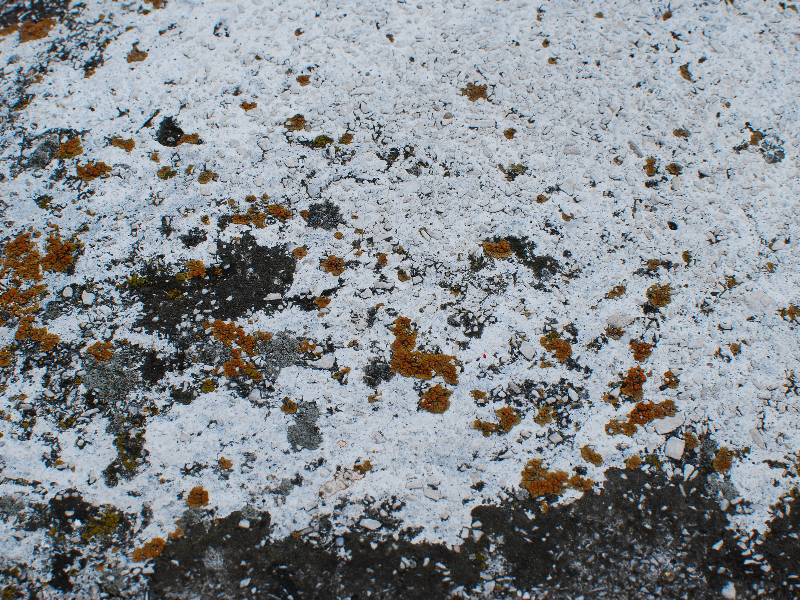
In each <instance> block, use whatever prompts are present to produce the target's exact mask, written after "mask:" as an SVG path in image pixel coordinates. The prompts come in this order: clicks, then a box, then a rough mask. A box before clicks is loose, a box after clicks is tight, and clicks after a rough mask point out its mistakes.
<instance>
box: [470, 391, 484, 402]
mask: <svg viewBox="0 0 800 600" xmlns="http://www.w3.org/2000/svg"><path fill="white" fill-rule="evenodd" d="M470 394H472V397H473V398H474V399H475V401H476V402H485V401H486V392H484V391H481V390H472V391H470Z"/></svg>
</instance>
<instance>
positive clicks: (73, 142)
mask: <svg viewBox="0 0 800 600" xmlns="http://www.w3.org/2000/svg"><path fill="white" fill-rule="evenodd" d="M79 154H83V146H82V145H81V138H79V137H74V138H71V139H69V140H67V141H66V142H64V143H63V144H60V145H59V146H58V151H57V152H56V158H61V159H64V160H66V159H70V158H75V157H76V156H78V155H79Z"/></svg>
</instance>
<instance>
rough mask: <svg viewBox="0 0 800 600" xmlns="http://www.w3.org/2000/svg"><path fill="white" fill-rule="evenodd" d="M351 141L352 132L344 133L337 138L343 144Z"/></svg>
mask: <svg viewBox="0 0 800 600" xmlns="http://www.w3.org/2000/svg"><path fill="white" fill-rule="evenodd" d="M352 141H353V134H352V133H345V134H344V135H343V136H342V137H340V138H339V143H340V144H344V145H345V146H346V145H347V144H349V143H350V142H352Z"/></svg>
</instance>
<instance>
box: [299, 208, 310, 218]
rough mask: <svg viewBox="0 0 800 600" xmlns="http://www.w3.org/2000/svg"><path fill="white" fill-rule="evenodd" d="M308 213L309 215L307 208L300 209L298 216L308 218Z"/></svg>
mask: <svg viewBox="0 0 800 600" xmlns="http://www.w3.org/2000/svg"><path fill="white" fill-rule="evenodd" d="M308 215H309V212H308V211H307V210H301V211H300V216H301V217H303V218H304V219H308Z"/></svg>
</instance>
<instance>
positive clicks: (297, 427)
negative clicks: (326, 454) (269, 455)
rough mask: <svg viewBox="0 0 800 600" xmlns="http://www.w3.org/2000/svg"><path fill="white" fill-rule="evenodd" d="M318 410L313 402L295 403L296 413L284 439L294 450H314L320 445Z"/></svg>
mask: <svg viewBox="0 0 800 600" xmlns="http://www.w3.org/2000/svg"><path fill="white" fill-rule="evenodd" d="M317 419H319V409H318V408H317V405H316V403H314V402H304V401H302V400H301V401H300V402H298V403H297V412H296V413H295V414H294V424H293V425H289V429H288V430H287V432H286V437H287V438H288V440H289V444H290V445H291V446H292V448H294V449H295V450H300V449H302V448H305V449H307V450H316V449H317V448H319V445H320V444H321V443H322V434H320V431H319V427H317Z"/></svg>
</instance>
